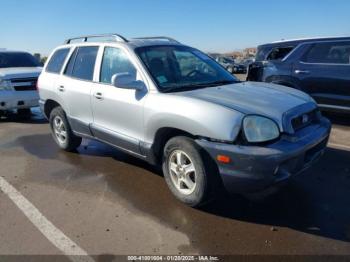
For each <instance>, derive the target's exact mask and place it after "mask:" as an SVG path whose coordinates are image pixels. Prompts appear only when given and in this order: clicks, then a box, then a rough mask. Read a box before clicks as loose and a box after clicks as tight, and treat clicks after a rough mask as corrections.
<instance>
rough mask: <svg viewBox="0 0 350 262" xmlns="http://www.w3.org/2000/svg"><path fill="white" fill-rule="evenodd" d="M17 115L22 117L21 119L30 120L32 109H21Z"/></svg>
mask: <svg viewBox="0 0 350 262" xmlns="http://www.w3.org/2000/svg"><path fill="white" fill-rule="evenodd" d="M17 114H18V115H19V116H20V117H21V118H26V119H28V118H30V117H31V115H32V111H31V110H30V108H21V109H17Z"/></svg>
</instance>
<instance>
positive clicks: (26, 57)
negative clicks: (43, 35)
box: [0, 52, 39, 68]
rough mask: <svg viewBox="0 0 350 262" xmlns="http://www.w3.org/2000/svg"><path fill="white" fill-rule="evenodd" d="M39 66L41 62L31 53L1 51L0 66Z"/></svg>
mask: <svg viewBox="0 0 350 262" xmlns="http://www.w3.org/2000/svg"><path fill="white" fill-rule="evenodd" d="M37 66H39V62H38V61H37V59H36V58H35V57H34V56H32V55H31V54H28V53H20V52H18V53H16V52H8V53H0V68H7V67H37Z"/></svg>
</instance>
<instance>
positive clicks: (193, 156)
mask: <svg viewBox="0 0 350 262" xmlns="http://www.w3.org/2000/svg"><path fill="white" fill-rule="evenodd" d="M179 153H183V155H182V157H180V158H181V159H182V160H181V161H180V162H182V163H183V165H182V166H187V167H189V166H190V165H189V163H192V164H193V168H194V171H192V172H188V173H187V174H185V173H184V172H185V171H184V170H181V169H179V160H178V158H177V156H178V154H179ZM205 158H206V157H205V156H204V155H203V152H201V148H200V147H199V146H198V145H197V144H196V143H195V142H194V141H193V140H192V139H191V138H188V137H184V136H178V137H174V138H171V139H170V140H169V141H168V142H167V143H166V145H165V147H164V153H163V164H162V169H163V174H164V178H165V181H166V183H167V185H168V187H169V189H170V191H171V192H172V193H173V194H174V196H175V197H176V198H177V199H178V200H180V201H181V202H183V203H185V204H187V205H189V206H191V207H198V206H201V205H203V204H205V203H206V202H208V201H209V200H211V198H213V196H214V195H212V194H211V193H212V192H211V190H210V188H209V184H210V183H209V180H210V177H209V174H211V175H213V174H212V173H211V170H213V169H212V168H210V166H209V165H208V164H205V163H209V162H210V161H206V160H205ZM176 164H177V165H176ZM171 166H172V167H173V168H171ZM175 166H176V168H174V167H175ZM180 166H181V165H180ZM175 169H179V170H176V172H177V173H176V172H175V171H173V170H175ZM188 170H191V168H188ZM179 177H180V179H179ZM181 179H191V181H192V183H193V182H194V184H195V186H194V188H193V187H188V186H187V183H188V180H186V181H187V182H186V183H185V182H183V181H182V180H181ZM179 180H180V182H178V181H179ZM190 184H191V183H190ZM214 184H215V183H213V185H214ZM179 185H180V186H179ZM179 187H180V188H181V187H182V189H179ZM186 187H187V188H186Z"/></svg>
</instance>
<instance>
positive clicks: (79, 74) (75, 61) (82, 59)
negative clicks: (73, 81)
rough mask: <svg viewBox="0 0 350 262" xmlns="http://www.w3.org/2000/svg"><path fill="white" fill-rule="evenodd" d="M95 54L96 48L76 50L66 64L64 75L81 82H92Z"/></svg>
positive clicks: (85, 47)
mask: <svg viewBox="0 0 350 262" xmlns="http://www.w3.org/2000/svg"><path fill="white" fill-rule="evenodd" d="M97 52H98V47H97V46H83V47H79V48H77V49H76V50H75V51H74V52H73V54H72V56H71V58H70V60H69V62H68V65H67V67H66V70H65V74H66V75H69V76H72V77H75V78H79V79H82V80H89V81H92V79H93V76H94V68H95V62H96V56H97Z"/></svg>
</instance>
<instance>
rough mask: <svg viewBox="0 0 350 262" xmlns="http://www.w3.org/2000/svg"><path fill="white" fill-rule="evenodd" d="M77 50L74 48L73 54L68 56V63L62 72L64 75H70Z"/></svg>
mask: <svg viewBox="0 0 350 262" xmlns="http://www.w3.org/2000/svg"><path fill="white" fill-rule="evenodd" d="M78 49H79V48H76V49H75V50H74V52H73V54H72V55H71V56H70V58H69V61H68V63H67V66H66V69H65V70H64V74H65V75H70V76H71V75H72V72H73V67H74V63H75V58H76V57H77V52H78Z"/></svg>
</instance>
